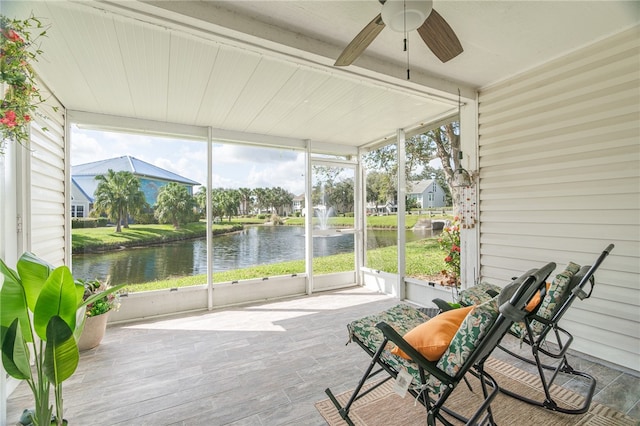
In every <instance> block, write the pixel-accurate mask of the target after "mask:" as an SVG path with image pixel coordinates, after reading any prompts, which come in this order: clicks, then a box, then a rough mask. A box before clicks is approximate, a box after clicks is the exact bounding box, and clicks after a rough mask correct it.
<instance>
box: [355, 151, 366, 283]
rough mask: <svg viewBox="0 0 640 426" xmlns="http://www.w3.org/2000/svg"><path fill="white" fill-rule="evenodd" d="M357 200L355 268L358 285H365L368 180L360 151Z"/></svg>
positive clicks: (356, 174)
mask: <svg viewBox="0 0 640 426" xmlns="http://www.w3.org/2000/svg"><path fill="white" fill-rule="evenodd" d="M355 179H356V181H355V185H354V191H355V194H354V195H355V200H354V218H353V226H354V228H355V229H354V231H355V235H354V237H355V241H354V251H355V268H356V284H358V285H363V284H364V279H363V278H364V277H363V275H362V268H363V266H364V264H365V257H366V253H367V244H366V241H367V228H366V226H365V217H366V211H365V210H366V204H367V202H366V198H367V197H366V193H367V192H366V190H367V188H366V186H367V180H366V176H365V170H364V167H362V152H361V151H360V150H358V164H357V165H356V171H355Z"/></svg>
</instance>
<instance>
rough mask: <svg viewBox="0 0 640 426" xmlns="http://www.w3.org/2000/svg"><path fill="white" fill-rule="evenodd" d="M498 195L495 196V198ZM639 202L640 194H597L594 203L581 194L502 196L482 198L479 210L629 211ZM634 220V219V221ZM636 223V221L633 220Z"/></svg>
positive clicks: (636, 206) (632, 217) (634, 208)
mask: <svg viewBox="0 0 640 426" xmlns="http://www.w3.org/2000/svg"><path fill="white" fill-rule="evenodd" d="M497 197H498V195H496V196H495V198H497ZM639 203H640V196H639V195H638V194H627V195H624V196H623V195H620V194H606V195H600V196H598V202H597V204H595V205H594V202H593V200H590V199H588V198H587V197H581V196H566V197H557V196H554V197H548V198H537V199H527V198H522V199H513V198H511V199H509V197H503V198H502V199H493V200H491V199H489V200H483V201H482V205H481V207H480V211H481V212H484V211H495V210H502V211H505V212H516V211H520V210H555V209H558V210H581V209H585V210H590V209H596V210H601V209H602V208H603V207H606V208H608V209H610V208H616V209H621V210H627V211H628V212H627V213H630V212H631V211H633V210H637V208H638V205H639ZM630 218H631V219H630V220H634V216H631V215H630ZM634 222H635V221H634ZM635 223H637V222H635Z"/></svg>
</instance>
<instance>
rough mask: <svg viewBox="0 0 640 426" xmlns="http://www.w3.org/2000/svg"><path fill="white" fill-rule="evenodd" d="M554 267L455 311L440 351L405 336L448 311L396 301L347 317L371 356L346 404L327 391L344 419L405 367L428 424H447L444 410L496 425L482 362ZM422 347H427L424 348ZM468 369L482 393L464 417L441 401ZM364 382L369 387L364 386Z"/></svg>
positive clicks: (491, 387)
mask: <svg viewBox="0 0 640 426" xmlns="http://www.w3.org/2000/svg"><path fill="white" fill-rule="evenodd" d="M555 266H556V265H555V264H554V263H549V264H547V265H545V266H544V267H542V268H540V269H532V270H530V271H528V272H526V273H525V274H523V275H522V276H521V277H519V278H518V279H516V280H514V281H513V282H511V283H510V284H508V285H507V286H506V287H505V288H504V290H502V291H501V293H500V294H499V295H498V296H496V297H494V298H492V299H491V300H489V301H487V302H485V303H483V304H481V305H478V306H474V307H469V308H468V309H467V311H468V312H466V313H465V314H464V316H462V315H458V316H459V317H460V318H459V320H460V321H461V322H460V323H459V326H456V327H454V330H453V331H454V334H453V337H452V338H450V342H446V343H442V342H439V343H438V345H440V346H441V347H440V348H439V349H440V350H439V351H435V352H438V353H426V352H429V351H431V349H433V347H432V346H430V345H429V344H426V345H423V347H421V348H420V349H416V348H415V347H414V346H416V347H418V346H420V345H419V344H417V343H416V342H413V341H412V343H409V341H408V340H412V339H410V336H411V335H412V334H413V337H415V334H414V333H416V332H417V331H418V332H419V331H420V330H424V329H427V330H428V328H429V327H430V326H431V325H432V324H435V323H434V322H432V321H433V320H435V319H438V320H439V321H442V319H443V318H444V317H443V315H447V314H441V315H438V316H436V317H434V319H433V320H429V317H427V316H426V315H425V314H423V313H422V312H420V310H418V309H417V308H414V307H412V306H409V305H406V304H400V305H397V306H395V307H393V308H391V309H389V310H386V311H384V312H382V313H380V314H377V315H372V316H368V317H365V318H362V319H359V320H357V321H353V322H351V323H350V324H349V325H348V326H347V328H348V330H349V335H350V341H355V342H356V343H357V344H358V345H359V346H360V347H361V348H362V349H363V350H364V351H365V352H367V353H368V354H369V355H370V356H371V361H370V362H369V365H368V367H367V369H366V371H365V373H364V375H363V376H362V378H361V379H360V381H359V383H358V385H357V386H356V388H355V390H354V391H353V393H352V394H351V396H350V399H349V401H348V402H347V403H346V404H345V405H344V406H342V405H341V404H340V402H339V401H338V400H337V399H336V397H335V396H334V395H333V393H332V392H331V390H330V389H326V391H325V392H326V393H327V395H328V396H329V398H330V399H331V401H332V402H333V404H334V405H335V407H336V409H337V410H338V412H339V414H340V416H341V417H342V418H343V419H344V420H345V421H346V422H347V424H350V425H352V424H353V422H352V421H351V419H350V418H349V410H350V409H351V406H352V405H353V403H354V402H355V401H357V400H358V399H360V398H362V397H363V396H365V395H366V394H368V393H369V392H371V391H372V390H374V389H376V388H377V387H379V386H381V385H382V384H383V383H385V382H386V381H388V380H390V379H392V378H397V377H398V375H403V376H404V375H405V374H406V372H408V373H409V375H410V376H409V379H408V381H410V383H409V388H408V392H409V393H410V394H411V395H412V396H413V397H414V398H415V399H416V400H417V401H419V402H420V403H421V404H422V405H423V406H424V407H425V409H426V419H427V424H428V425H435V424H436V421H437V420H438V421H440V422H442V423H443V424H445V425H451V424H452V423H451V421H450V420H448V419H447V417H445V416H444V414H443V413H446V414H448V415H449V416H452V417H453V418H455V419H457V420H459V421H461V422H464V423H466V424H477V423H487V422H488V423H489V424H494V421H493V417H492V414H491V407H490V403H491V401H492V400H493V398H494V397H495V396H496V394H497V392H498V385H497V384H496V382H495V380H494V379H493V378H492V377H491V376H490V375H489V374H487V373H486V372H485V370H484V362H485V360H486V359H487V358H488V356H489V354H490V353H491V352H492V351H493V350H494V348H495V347H496V346H497V345H498V343H499V342H500V340H501V339H502V337H503V336H504V335H505V334H506V333H507V331H508V330H509V328H510V327H511V325H512V324H513V323H514V322H517V321H522V319H523V318H524V316H525V315H526V314H527V311H526V310H525V305H526V302H527V301H528V300H530V299H531V298H532V297H533V295H534V294H535V293H537V292H538V291H539V290H540V289H541V288H542V287H543V286H544V285H545V281H546V279H547V277H548V276H549V275H550V274H551V272H552V271H553V270H554V269H555ZM449 316H451V315H449ZM430 332H431V333H433V336H434V337H435V336H436V335H437V334H438V331H437V330H434V329H432V330H430ZM403 335H404V337H403ZM423 337H426V338H427V339H428V338H429V337H430V335H429V333H427V335H426V336H423ZM436 340H437V339H436ZM391 343H392V344H391ZM412 344H413V346H412ZM434 344H435V343H434ZM424 348H427V349H429V351H425V350H422V349H424ZM419 350H420V351H419ZM405 357H406V359H405ZM374 368H375V371H374ZM384 372H386V373H387V374H388V376H384V378H383V379H382V380H380V381H378V382H375V381H374V380H371V379H373V378H374V377H375V376H376V375H378V374H379V373H384ZM468 372H471V373H473V374H475V375H476V376H477V377H478V378H479V379H480V382H481V386H482V395H483V398H484V400H483V402H482V404H481V405H480V407H478V409H477V410H476V412H475V413H474V414H473V415H472V416H471V418H465V417H464V416H462V415H460V414H459V413H456V412H455V411H454V410H453V409H452V407H446V406H445V403H446V401H447V398H448V397H449V396H450V395H451V393H452V392H453V391H454V389H455V388H456V386H457V385H458V384H459V383H460V381H462V380H463V378H464V376H465V375H466V374H467V373H468ZM365 384H370V386H369V387H365Z"/></svg>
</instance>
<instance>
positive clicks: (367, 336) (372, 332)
mask: <svg viewBox="0 0 640 426" xmlns="http://www.w3.org/2000/svg"><path fill="white" fill-rule="evenodd" d="M427 320H429V317H428V316H426V315H425V314H424V313H422V312H420V311H419V310H418V309H416V308H413V307H411V306H409V305H406V304H399V305H396V306H394V307H393V308H390V309H387V310H386V311H384V312H381V313H378V314H375V315H369V316H367V317H364V318H361V319H359V320H356V321H353V322H351V323H349V325H348V326H347V328H348V330H349V338H350V339H351V340H353V339H357V340H359V341H360V342H361V343H362V344H364V345H365V346H366V347H367V348H368V349H369V350H370V351H371V352H375V351H376V350H377V349H378V347H379V346H380V344H381V343H382V340H383V339H384V336H383V334H382V332H381V331H380V329H378V328H377V327H376V324H378V323H379V322H381V321H384V322H386V323H387V324H389V325H390V326H392V327H393V328H394V329H395V330H396V331H397V332H398V333H399V334H400V335H404V334H406V333H407V332H408V331H409V330H411V329H413V328H415V327H417V326H418V325H420V324H422V323H424V322H425V321H427ZM394 346H395V345H393V344H392V343H389V344H387V347H386V348H385V350H384V351H383V352H382V355H381V356H380V361H381V362H383V363H385V364H386V365H388V366H390V367H391V368H393V369H394V370H395V371H397V372H400V371H401V370H402V369H405V370H407V371H408V372H409V373H410V374H411V375H412V376H413V382H412V386H414V387H419V386H420V373H419V370H418V366H417V365H416V364H415V363H414V362H412V361H410V360H406V359H404V358H402V357H399V356H397V355H394V354H392V353H391V349H392V348H393V347H394ZM427 384H428V386H429V388H430V389H429V390H430V391H431V392H432V394H433V395H439V394H440V387H441V383H440V381H439V380H437V379H435V378H434V377H431V376H428V377H427Z"/></svg>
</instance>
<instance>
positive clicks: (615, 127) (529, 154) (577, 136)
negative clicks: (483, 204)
mask: <svg viewBox="0 0 640 426" xmlns="http://www.w3.org/2000/svg"><path fill="white" fill-rule="evenodd" d="M629 118H631V117H627V121H626V122H615V123H611V122H609V123H590V124H593V125H596V124H600V126H599V127H593V128H592V127H590V125H584V126H574V127H572V128H570V129H569V128H564V129H560V131H557V132H552V133H549V134H538V135H535V136H532V137H530V138H518V139H512V140H507V141H503V142H501V143H494V144H492V145H483V147H482V156H481V157H484V158H485V159H486V160H487V166H491V165H495V164H504V163H505V162H507V161H513V155H514V154H517V155H518V158H519V159H520V161H534V160H538V159H544V158H548V157H549V156H550V152H549V151H552V152H553V153H554V156H572V155H575V153H576V150H580V152H590V151H602V150H606V149H608V148H615V147H623V146H627V147H630V149H631V150H632V151H633V150H634V149H635V150H637V149H638V148H637V147H638V139H637V134H638V127H640V124H639V123H636V122H633V121H630V120H628V119H629Z"/></svg>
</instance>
